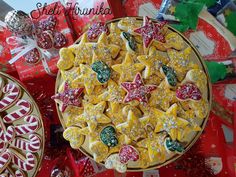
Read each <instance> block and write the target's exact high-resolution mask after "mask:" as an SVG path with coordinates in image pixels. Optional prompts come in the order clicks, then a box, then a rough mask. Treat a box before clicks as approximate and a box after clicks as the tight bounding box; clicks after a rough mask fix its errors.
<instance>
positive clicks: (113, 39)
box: [107, 23, 126, 50]
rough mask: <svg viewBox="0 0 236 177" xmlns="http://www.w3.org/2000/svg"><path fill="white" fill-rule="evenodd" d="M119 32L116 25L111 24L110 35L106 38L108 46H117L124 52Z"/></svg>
mask: <svg viewBox="0 0 236 177" xmlns="http://www.w3.org/2000/svg"><path fill="white" fill-rule="evenodd" d="M120 34H121V30H120V29H119V28H118V27H117V23H111V26H110V34H109V35H108V36H107V40H108V42H109V44H115V45H118V46H119V47H120V48H121V49H123V50H125V48H126V47H125V43H124V42H123V40H122V38H121V37H120Z"/></svg>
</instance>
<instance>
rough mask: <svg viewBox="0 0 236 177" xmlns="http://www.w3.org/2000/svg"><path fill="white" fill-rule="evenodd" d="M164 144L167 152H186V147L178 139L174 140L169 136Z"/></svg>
mask: <svg viewBox="0 0 236 177" xmlns="http://www.w3.org/2000/svg"><path fill="white" fill-rule="evenodd" d="M164 146H165V148H166V150H167V152H176V153H178V154H182V153H183V152H184V147H183V145H182V144H180V143H179V142H178V141H177V140H176V141H173V140H172V139H171V138H170V137H167V138H166V139H165V142H164Z"/></svg>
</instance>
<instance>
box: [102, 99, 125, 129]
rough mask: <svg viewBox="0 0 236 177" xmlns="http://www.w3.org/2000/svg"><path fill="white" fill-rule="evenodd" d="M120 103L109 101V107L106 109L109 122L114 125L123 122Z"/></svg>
mask: <svg viewBox="0 0 236 177" xmlns="http://www.w3.org/2000/svg"><path fill="white" fill-rule="evenodd" d="M121 110H122V105H121V104H119V103H116V102H110V103H109V107H108V109H107V111H106V114H107V115H108V117H110V119H111V122H112V123H113V124H114V125H115V126H116V125H118V124H121V123H124V122H125V121H126V117H124V116H123V115H122V111H121Z"/></svg>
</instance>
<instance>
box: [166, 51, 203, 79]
mask: <svg viewBox="0 0 236 177" xmlns="http://www.w3.org/2000/svg"><path fill="white" fill-rule="evenodd" d="M191 52H192V49H191V47H187V48H186V49H184V50H183V51H180V52H179V51H176V50H173V49H170V50H167V54H168V56H169V58H170V62H169V63H168V66H170V67H172V68H173V69H174V70H175V72H176V75H177V79H178V80H179V81H182V80H183V79H184V77H185V75H186V73H187V72H188V70H190V69H197V68H199V66H198V65H197V64H194V63H193V62H192V61H191V60H190V55H191Z"/></svg>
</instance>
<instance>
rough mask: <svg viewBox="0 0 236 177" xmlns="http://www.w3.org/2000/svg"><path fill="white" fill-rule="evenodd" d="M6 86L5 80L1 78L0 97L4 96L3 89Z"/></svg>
mask: <svg viewBox="0 0 236 177" xmlns="http://www.w3.org/2000/svg"><path fill="white" fill-rule="evenodd" d="M3 86H4V80H3V79H2V78H1V77H0V96H2V88H3Z"/></svg>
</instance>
